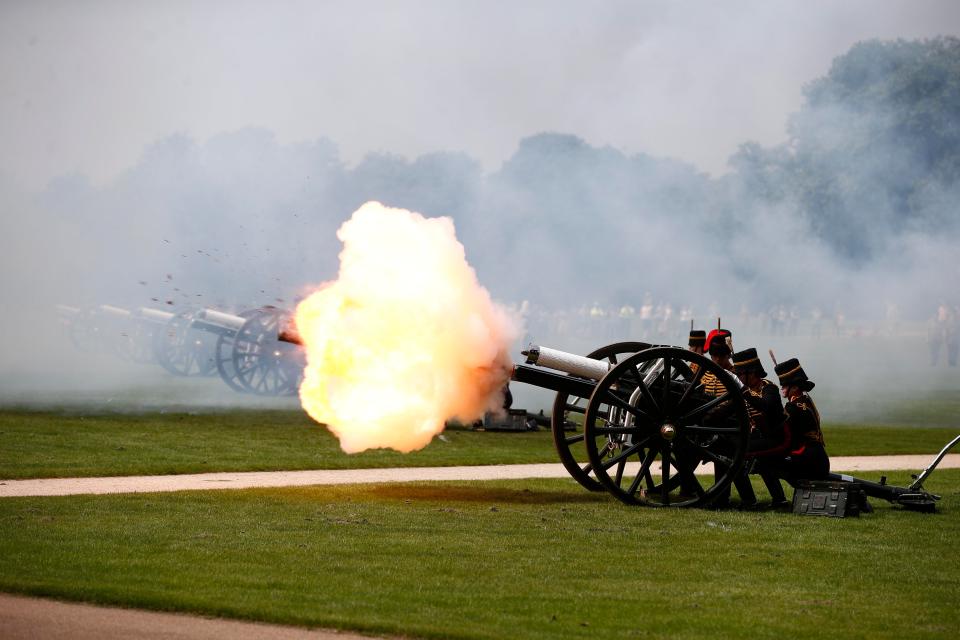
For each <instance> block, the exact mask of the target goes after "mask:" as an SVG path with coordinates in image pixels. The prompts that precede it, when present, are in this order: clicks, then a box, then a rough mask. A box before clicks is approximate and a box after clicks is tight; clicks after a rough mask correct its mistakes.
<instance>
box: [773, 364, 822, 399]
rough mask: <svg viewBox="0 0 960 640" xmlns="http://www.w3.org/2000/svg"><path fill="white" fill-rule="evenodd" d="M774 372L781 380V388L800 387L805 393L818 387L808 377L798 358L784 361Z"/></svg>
mask: <svg viewBox="0 0 960 640" xmlns="http://www.w3.org/2000/svg"><path fill="white" fill-rule="evenodd" d="M773 370H774V371H776V372H777V377H778V378H780V386H781V387H789V386H791V385H792V386H797V387H800V388H801V389H803V390H804V391H810V390H811V389H813V387H814V386H816V385H814V383H813V381H812V380H810V379H809V378H808V377H807V374H806V372H805V371H804V370H803V367H801V366H800V361H799V360H797V359H796V358H790V359H789V360H784V361H783V362H781V363H779V364H778V365H777V366H776V367H774V368H773Z"/></svg>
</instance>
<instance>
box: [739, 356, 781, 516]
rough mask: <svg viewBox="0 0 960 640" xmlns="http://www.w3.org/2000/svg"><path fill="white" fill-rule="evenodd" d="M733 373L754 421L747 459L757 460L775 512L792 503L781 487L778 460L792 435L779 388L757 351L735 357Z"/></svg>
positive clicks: (756, 466) (751, 421)
mask: <svg viewBox="0 0 960 640" xmlns="http://www.w3.org/2000/svg"><path fill="white" fill-rule="evenodd" d="M733 371H734V373H736V374H737V377H738V378H740V382H742V383H743V399H744V400H745V401H746V403H747V414H748V416H749V418H750V441H749V443H748V446H747V458H748V460H749V459H753V460H756V463H755V469H756V470H757V472H758V473H759V474H760V477H761V478H762V479H763V483H764V484H765V485H766V487H767V491H768V492H769V493H770V498H771V506H772V507H773V508H775V509H779V508H782V507H785V506H786V505H788V504H789V503H788V502H787V497H786V496H785V495H784V493H783V487H782V486H780V478H779V477H778V476H777V465H776V460H777V459H778V457H782V456H783V455H784V454H785V453H786V451H787V448H788V446H789V444H790V436H789V432H788V431H786V430H785V429H784V412H783V403H782V402H781V401H780V392H779V390H778V388H777V385H775V384H773V383H772V382H770V381H769V380H767V379H765V377H764V376H766V375H767V372H766V371H764V370H763V364H762V363H761V362H760V357H759V356H758V355H757V350H756V349H752V348H751V349H745V350H743V351H740V352H738V353H735V354H733Z"/></svg>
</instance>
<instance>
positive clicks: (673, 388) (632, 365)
mask: <svg viewBox="0 0 960 640" xmlns="http://www.w3.org/2000/svg"><path fill="white" fill-rule="evenodd" d="M706 372H709V373H711V374H713V375H714V376H716V377H717V379H718V380H719V381H720V383H721V385H722V390H721V392H720V395H717V396H711V395H708V394H707V393H706V392H705V391H704V385H703V383H702V380H703V376H704V374H705V373H706ZM749 436H750V421H749V418H748V417H747V409H746V404H745V403H744V400H743V396H742V395H741V392H740V387H739V385H738V384H737V382H736V381H735V380H734V378H733V377H732V374H730V373H728V372H726V371H724V370H723V369H722V368H721V367H719V366H718V365H716V364H714V362H713V361H712V360H710V359H708V358H705V357H703V356H701V355H698V354H695V353H693V352H691V351H688V350H686V349H681V348H678V347H654V348H652V349H647V350H645V351H641V352H639V353H636V354H634V355H632V356H628V357H627V358H625V359H623V361H621V362H620V363H619V364H618V365H616V366H615V367H614V368H613V369H611V370H610V372H609V373H608V374H607V375H606V376H604V378H603V380H601V381H600V382H599V383H598V384H597V386H596V387H595V388H594V391H593V394H592V395H591V396H590V401H589V403H588V404H587V412H586V415H585V416H584V442H585V444H586V450H587V457H588V459H589V460H590V464H591V465H592V468H593V470H594V473H595V474H596V477H597V480H599V481H600V483H601V484H602V485H603V486H604V488H606V489H607V490H608V491H610V493H612V494H613V495H614V496H616V497H617V498H618V499H619V500H621V501H623V502H625V503H627V504H639V505H645V506H652V507H696V506H705V505H708V504H709V503H710V502H711V501H712V500H713V499H714V498H716V496H717V494H718V493H720V492H721V491H722V490H723V489H725V488H726V487H727V486H728V485H729V484H730V483H731V482H732V481H733V478H734V477H735V475H736V474H737V473H740V472H741V471H742V469H743V460H744V454H745V453H746V450H747V441H748V439H749ZM701 463H714V466H715V467H716V468H717V469H719V472H718V473H716V474H714V473H712V472H711V473H708V474H705V475H701V476H696V475H694V470H695V469H696V468H697V467H698V466H699V465H700V464H701Z"/></svg>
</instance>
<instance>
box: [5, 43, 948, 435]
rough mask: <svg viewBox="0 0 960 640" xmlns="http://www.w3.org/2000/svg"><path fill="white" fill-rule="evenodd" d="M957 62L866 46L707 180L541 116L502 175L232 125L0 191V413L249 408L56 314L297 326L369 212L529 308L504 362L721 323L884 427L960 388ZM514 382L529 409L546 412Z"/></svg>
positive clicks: (944, 53)
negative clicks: (234, 315) (155, 315)
mask: <svg viewBox="0 0 960 640" xmlns="http://www.w3.org/2000/svg"><path fill="white" fill-rule="evenodd" d="M958 58H960V55H958V47H957V40H956V39H955V38H939V39H935V40H911V41H867V42H864V43H862V44H860V45H857V46H855V47H852V48H851V49H850V50H848V51H847V52H845V53H843V54H842V55H840V56H838V57H837V58H836V59H835V60H834V61H833V63H832V64H827V65H825V66H824V67H823V68H822V69H821V70H820V76H819V77H818V78H816V79H815V80H814V81H813V82H811V83H808V84H807V85H804V86H803V87H799V86H798V87H797V88H796V90H797V92H798V94H800V95H802V96H803V98H802V103H801V104H800V106H799V107H798V108H797V109H796V111H795V112H794V114H793V115H792V116H791V117H790V118H789V119H788V120H786V121H784V122H783V123H782V125H783V127H784V130H785V131H787V132H788V134H789V139H788V140H786V141H785V142H782V143H773V144H771V143H769V142H751V141H749V140H742V141H741V142H742V144H741V146H740V148H739V150H738V151H737V152H736V153H734V154H733V155H732V156H730V159H729V171H728V172H727V173H726V174H723V175H718V176H711V175H708V174H707V173H705V172H704V171H703V170H701V168H700V167H698V166H695V165H693V164H691V163H689V162H686V161H683V160H680V159H677V157H674V156H672V155H671V154H669V153H664V152H662V151H659V152H657V153H654V152H653V151H649V152H628V151H625V150H623V149H624V147H622V146H620V145H617V144H610V145H608V144H606V143H607V142H608V141H609V139H608V137H607V136H599V135H598V136H596V137H583V136H581V135H574V134H572V133H567V132H566V131H570V130H572V127H571V128H570V129H563V128H555V127H549V129H550V130H548V131H543V129H547V128H548V125H544V126H543V127H542V128H539V129H538V128H534V129H531V130H530V131H529V133H530V134H532V135H526V136H518V137H517V139H516V141H515V148H514V150H513V151H512V153H510V154H509V155H508V157H507V159H506V161H505V162H503V163H502V164H501V165H499V166H494V167H492V168H486V167H485V165H484V164H483V163H482V162H481V161H480V160H479V159H477V157H475V156H474V155H471V153H467V152H461V151H444V152H436V153H426V154H422V155H419V156H416V157H405V156H402V155H398V154H389V153H382V152H370V153H367V154H366V155H365V156H363V157H362V159H361V160H360V161H359V162H356V163H354V164H351V163H348V162H347V161H346V160H345V159H344V158H343V157H342V155H341V150H340V147H339V146H338V144H336V143H335V142H333V141H332V140H331V139H327V138H318V139H314V140H310V141H306V142H297V143H291V142H285V141H282V140H281V139H279V138H278V136H277V135H276V134H275V133H274V132H273V131H271V130H268V129H265V128H242V129H237V130H234V131H230V132H228V133H222V134H219V135H216V136H213V137H210V138H207V139H200V138H198V137H195V136H191V135H187V134H181V135H174V136H164V137H160V138H158V139H157V140H156V141H155V142H154V143H153V144H151V145H150V146H149V147H148V148H146V149H145V150H144V151H143V153H142V155H141V157H140V158H139V160H138V161H136V162H135V163H133V165H132V166H130V167H129V168H128V169H127V170H125V171H124V172H123V173H122V174H120V175H118V176H116V177H115V178H114V179H112V180H109V181H106V182H105V183H102V184H93V183H91V182H90V180H89V179H87V178H85V177H84V176H82V175H78V174H69V175H65V176H62V177H60V178H58V179H56V180H53V181H51V182H50V183H49V184H47V185H46V186H45V187H43V188H41V189H26V188H24V187H22V185H21V184H20V183H18V182H16V181H14V180H13V179H11V178H9V177H7V178H4V177H3V176H0V205H2V207H3V216H2V217H0V232H2V236H3V237H4V238H6V239H8V242H7V243H6V246H5V251H4V252H3V253H2V254H0V272H2V274H0V295H3V299H4V300H5V301H7V304H6V306H5V313H4V320H3V329H4V330H3V331H2V332H0V380H2V384H0V394H2V400H3V401H4V402H6V403H11V402H18V403H19V402H23V403H26V402H38V401H39V402H47V403H57V402H60V401H62V399H63V398H65V397H73V396H65V395H64V394H65V393H74V392H77V390H79V389H83V390H85V391H84V393H85V394H87V397H90V398H93V401H95V402H99V403H101V404H102V403H103V402H105V401H104V400H103V398H104V397H105V395H106V396H107V397H110V398H115V403H119V402H122V401H125V402H127V403H129V404H130V405H131V406H133V407H135V408H142V407H156V406H163V405H164V403H166V402H173V403H177V404H181V403H182V404H204V405H206V404H214V405H217V406H220V405H228V404H231V405H232V404H236V403H246V402H252V401H249V400H248V399H245V397H244V396H240V395H238V394H236V393H234V392H233V391H231V390H230V389H228V388H227V387H226V386H225V385H223V384H222V383H220V382H219V381H218V380H216V379H209V380H177V379H173V378H172V377H171V376H169V375H167V374H166V373H165V372H164V371H163V370H161V369H160V368H159V367H156V366H155V365H137V364H134V363H124V362H122V361H120V360H119V359H118V358H117V357H116V356H115V355H112V354H111V353H110V351H109V349H104V350H101V351H94V352H85V351H78V350H77V349H76V348H74V346H73V344H72V343H71V339H70V335H69V331H67V332H64V331H63V327H62V326H61V325H60V324H59V323H58V321H57V317H56V314H55V312H54V309H55V307H56V305H57V304H67V305H71V306H75V307H79V308H87V307H89V306H93V305H99V304H112V305H115V306H118V307H123V308H127V309H133V308H137V307H141V306H145V307H152V308H160V309H163V310H167V311H175V312H179V311H183V310H188V309H191V308H196V307H202V306H209V307H214V308H217V309H220V310H224V311H230V312H240V311H244V310H247V309H251V308H256V307H259V306H262V305H265V304H273V305H276V306H280V307H283V308H286V309H293V308H294V307H296V305H297V303H298V301H299V300H300V299H301V298H302V297H304V296H307V295H310V294H311V293H313V290H314V289H315V287H314V286H312V285H313V284H314V283H317V282H321V281H332V280H333V279H334V278H335V277H337V273H338V270H340V269H341V268H343V267H342V266H341V265H340V263H339V261H338V259H337V256H338V254H339V252H340V251H341V247H340V245H339V243H338V241H337V230H338V229H340V228H341V227H342V226H343V224H344V223H345V222H346V221H347V219H348V217H349V215H350V213H351V212H353V211H355V210H357V209H358V208H359V207H361V205H363V203H365V202H368V201H371V200H376V201H379V202H382V203H384V205H385V206H387V207H397V208H403V209H407V210H415V211H418V212H420V213H422V214H423V216H424V218H426V220H427V221H429V222H431V223H432V221H434V220H435V219H437V218H440V217H447V218H448V219H449V220H450V222H449V223H444V224H449V225H450V226H451V229H452V226H453V225H455V227H456V230H457V240H456V242H459V243H462V249H461V250H462V252H463V254H464V256H465V260H466V262H465V264H469V265H470V266H471V267H472V268H473V269H475V270H476V276H475V281H476V282H478V283H479V284H480V285H482V287H484V288H485V289H486V290H487V291H489V292H490V293H489V296H490V298H491V299H493V300H497V301H499V303H501V304H503V305H507V306H509V307H511V308H512V309H514V310H516V311H517V312H518V313H521V314H522V315H523V316H524V320H525V331H526V333H525V334H524V335H523V336H519V337H517V338H516V339H514V340H513V342H512V344H510V345H509V348H508V353H517V352H519V349H520V348H521V347H522V346H523V343H525V342H527V341H535V342H539V343H542V344H545V345H548V346H552V347H555V348H559V349H564V350H568V351H574V352H577V353H586V352H587V351H590V350H593V349H595V348H597V347H598V346H601V345H603V344H607V343H611V342H615V341H618V340H645V341H648V342H656V343H667V344H683V343H684V342H685V338H686V332H687V330H688V329H689V328H690V321H691V320H693V321H694V322H695V324H696V325H697V327H698V328H710V326H712V325H713V324H715V322H716V318H717V317H718V316H720V317H722V321H723V324H724V325H725V326H726V327H727V328H729V329H731V330H733V333H734V343H735V345H736V347H737V348H746V347H750V346H756V347H757V348H758V350H759V351H760V352H761V353H765V352H766V350H767V348H772V349H773V350H774V351H775V352H776V353H777V355H778V357H780V358H787V357H791V356H797V357H799V358H800V360H801V362H802V363H803V365H804V368H805V370H806V371H807V372H808V374H810V375H811V377H812V378H814V379H815V380H816V382H817V389H816V394H817V401H818V405H819V406H820V407H821V409H822V410H823V412H824V417H825V419H827V420H830V419H847V418H851V419H852V418H857V419H862V418H863V417H865V416H866V417H869V418H877V419H880V418H885V417H886V416H887V413H888V412H887V407H888V406H890V404H891V403H893V402H900V401H902V400H903V399H905V398H906V399H917V401H922V398H923V397H925V394H928V393H938V392H940V391H941V390H943V389H950V388H955V387H956V383H957V377H956V374H955V371H956V369H955V368H953V369H951V368H948V365H947V361H948V360H949V354H950V352H951V349H952V348H953V347H951V344H950V343H949V340H950V338H949V334H950V331H953V334H952V335H954V336H956V334H957V332H956V329H955V328H953V329H951V327H954V326H955V325H953V324H950V323H951V322H954V320H953V319H952V318H954V319H955V318H956V316H957V312H956V306H957V305H958V303H960V299H958V298H957V294H956V289H955V286H954V285H953V283H955V282H956V281H957V279H958V278H960V269H958V264H960V263H958V262H957V260H956V258H955V254H956V246H957V245H958V242H960V228H958V218H957V215H956V203H957V201H958V198H960V178H958V169H957V167H960V159H958V158H960V155H958V151H957V150H958V149H960V141H958V140H957V139H956V132H957V131H960V126H958V123H960V114H958V111H957V104H960V101H958V100H957V95H960V94H958V88H957V82H958V81H957V74H956V73H955V72H952V71H951V69H955V68H956V66H955V65H956V64H957V60H958ZM701 108H702V109H704V110H705V111H707V112H709V106H702V107H701ZM707 115H709V113H707ZM536 131H541V132H540V133H535V132H536ZM701 142H702V144H704V145H712V144H713V142H714V141H712V140H711V139H710V138H709V137H707V136H705V137H703V139H702V141H701ZM631 146H632V145H626V148H630V147H631ZM632 147H633V148H639V147H637V146H635V145H633V146H632ZM373 148H381V147H373V146H371V147H370V149H373ZM488 164H489V163H488ZM399 217H400V218H402V217H403V216H399ZM351 224H352V223H351ZM347 228H350V227H347ZM381 237H382V238H384V239H386V238H388V237H389V236H381ZM457 246H461V245H457ZM381 251H382V253H383V255H389V254H388V252H387V249H386V248H382V249H381ZM426 253H429V252H426ZM438 259H439V258H438ZM400 262H402V261H401V259H400V258H399V257H397V258H396V259H395V260H394V261H393V262H391V263H389V266H383V267H382V269H381V270H382V272H383V273H382V274H380V275H381V277H382V278H391V277H393V274H394V273H395V272H399V270H400V269H401V268H402V267H403V265H402V264H400ZM471 278H472V276H471ZM468 280H470V279H468ZM470 282H474V280H470ZM398 286H399V285H398ZM471 286H473V285H471ZM351 295H354V294H351ZM941 309H943V310H944V311H943V313H941ZM938 318H943V320H942V321H941V320H940V319H938ZM948 325H949V326H948ZM947 329H950V331H947ZM504 335H509V332H506V333H504ZM938 336H940V337H938ZM411 339H412V338H411ZM955 343H956V340H955V339H954V342H953V344H955ZM932 361H933V362H934V363H935V364H936V366H931V363H932ZM766 365H767V370H768V372H772V368H771V367H772V363H770V362H767V363H766ZM86 390H89V393H87V391H86ZM513 391H514V394H515V398H516V404H517V406H519V407H524V408H528V409H531V410H536V409H539V408H548V407H549V404H550V398H549V397H548V395H544V394H540V395H538V394H537V393H536V392H535V391H534V390H529V389H524V388H522V387H521V388H515V389H513ZM124 399H125V400H124ZM258 402H259V401H258ZM285 406H290V405H285ZM293 406H295V404H294V405H293ZM904 419H909V416H907V417H906V418H904Z"/></svg>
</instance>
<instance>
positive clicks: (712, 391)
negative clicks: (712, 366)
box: [700, 371, 727, 396]
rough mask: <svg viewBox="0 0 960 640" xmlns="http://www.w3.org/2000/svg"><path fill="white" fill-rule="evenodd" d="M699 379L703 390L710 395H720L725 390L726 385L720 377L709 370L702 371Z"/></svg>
mask: <svg viewBox="0 0 960 640" xmlns="http://www.w3.org/2000/svg"><path fill="white" fill-rule="evenodd" d="M700 381H701V383H702V384H703V392H704V393H707V394H709V395H711V396H722V395H723V394H725V393H726V392H727V387H726V386H724V384H723V383H722V382H721V381H720V378H718V377H717V376H715V375H714V374H712V373H710V372H709V371H705V372H704V374H703V377H702V378H701V379H700Z"/></svg>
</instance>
